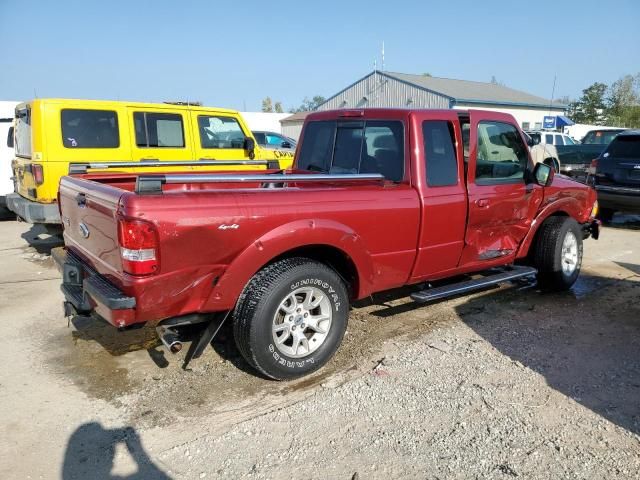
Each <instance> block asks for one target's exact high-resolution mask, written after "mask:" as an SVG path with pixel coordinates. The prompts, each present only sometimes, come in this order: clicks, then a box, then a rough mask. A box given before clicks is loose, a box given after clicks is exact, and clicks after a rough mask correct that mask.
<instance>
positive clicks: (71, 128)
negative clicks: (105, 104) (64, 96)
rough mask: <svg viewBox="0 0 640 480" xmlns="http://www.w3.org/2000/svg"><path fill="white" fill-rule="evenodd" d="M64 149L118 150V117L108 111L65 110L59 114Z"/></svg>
mask: <svg viewBox="0 0 640 480" xmlns="http://www.w3.org/2000/svg"><path fill="white" fill-rule="evenodd" d="M60 116H61V123H62V144H63V145H64V146H65V147H66V148H118V147H119V146H120V135H119V134H118V115H117V114H116V112H112V111H109V110H80V109H71V108H65V109H64V110H62V111H61V113H60Z"/></svg>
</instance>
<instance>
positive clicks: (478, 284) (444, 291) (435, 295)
mask: <svg viewBox="0 0 640 480" xmlns="http://www.w3.org/2000/svg"><path fill="white" fill-rule="evenodd" d="M536 273H538V271H537V270H536V269H535V268H532V267H521V266H514V267H510V268H508V269H504V270H502V271H500V272H498V273H494V274H492V275H488V276H486V277H482V278H476V279H473V280H466V281H464V282H458V283H454V284H451V285H444V286H442V287H435V288H427V289H426V290H421V291H419V292H416V293H412V294H411V298H412V300H414V301H415V302H418V303H426V302H431V301H433V300H439V299H441V298H447V297H453V296H455V295H461V294H463V293H468V292H473V291H474V290H481V289H483V288H485V287H489V286H491V285H497V284H498V283H504V282H509V281H511V280H517V279H519V278H525V277H531V276H533V275H535V274H536Z"/></svg>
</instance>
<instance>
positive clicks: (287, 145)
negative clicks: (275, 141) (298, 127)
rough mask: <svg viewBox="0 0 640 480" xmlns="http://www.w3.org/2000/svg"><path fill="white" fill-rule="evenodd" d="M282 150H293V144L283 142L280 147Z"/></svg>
mask: <svg viewBox="0 0 640 480" xmlns="http://www.w3.org/2000/svg"><path fill="white" fill-rule="evenodd" d="M280 146H281V147H282V148H291V143H290V142H287V141H284V142H282V144H281V145H280Z"/></svg>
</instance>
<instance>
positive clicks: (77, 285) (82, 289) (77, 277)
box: [51, 247, 136, 328]
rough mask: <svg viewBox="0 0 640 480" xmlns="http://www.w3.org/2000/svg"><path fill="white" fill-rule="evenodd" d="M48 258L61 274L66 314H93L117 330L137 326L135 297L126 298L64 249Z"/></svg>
mask: <svg viewBox="0 0 640 480" xmlns="http://www.w3.org/2000/svg"><path fill="white" fill-rule="evenodd" d="M51 256H52V258H53V260H54V262H55V264H56V266H57V267H58V269H59V270H60V272H61V273H62V285H61V286H60V289H61V290H62V293H63V294H64V297H65V313H67V314H71V313H78V314H80V315H89V314H96V315H98V316H99V317H102V318H103V319H105V320H106V321H107V322H109V323H110V324H111V325H113V326H114V327H118V328H123V327H128V326H130V325H132V324H134V323H136V318H135V306H136V299H135V298H133V297H128V296H127V295H125V294H124V293H123V292H122V291H121V290H120V289H118V288H117V287H116V286H114V285H113V284H111V283H110V282H109V281H107V280H106V279H105V278H104V277H103V276H102V275H100V274H99V273H98V272H96V271H95V270H94V269H93V268H91V267H90V266H89V265H87V264H86V263H85V262H84V261H82V259H80V257H78V256H77V255H74V254H73V253H72V252H70V251H68V250H66V249H65V248H63V247H58V248H54V249H53V250H52V251H51Z"/></svg>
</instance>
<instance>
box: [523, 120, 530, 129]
mask: <svg viewBox="0 0 640 480" xmlns="http://www.w3.org/2000/svg"><path fill="white" fill-rule="evenodd" d="M530 127H531V123H529V122H522V130H529V128H530Z"/></svg>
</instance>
